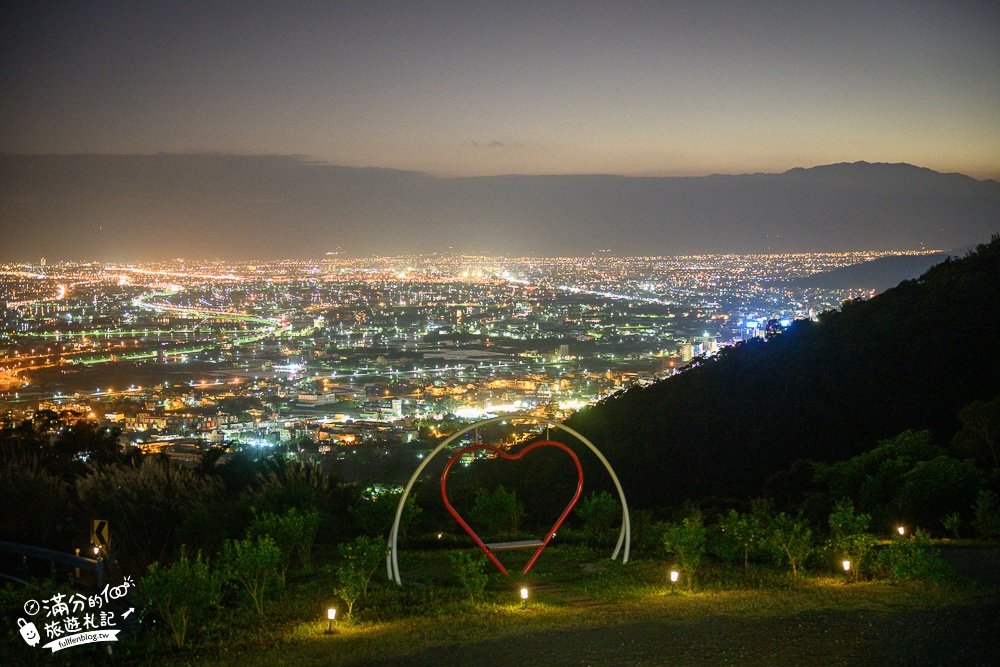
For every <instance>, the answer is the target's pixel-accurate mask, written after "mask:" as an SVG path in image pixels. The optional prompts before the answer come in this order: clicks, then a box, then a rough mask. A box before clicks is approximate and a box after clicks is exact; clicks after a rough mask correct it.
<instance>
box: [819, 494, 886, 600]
mask: <svg viewBox="0 0 1000 667" xmlns="http://www.w3.org/2000/svg"><path fill="white" fill-rule="evenodd" d="M829 523H830V548H831V549H832V550H833V552H834V554H835V555H836V557H837V558H840V559H846V560H849V561H850V562H851V569H850V571H849V572H848V576H849V577H850V578H851V579H854V580H857V579H859V578H860V577H861V568H862V566H863V565H867V563H866V561H867V559H868V558H869V553H870V552H871V550H872V548H873V547H874V546H875V536H874V535H872V534H871V533H869V532H868V525H869V524H870V523H871V516H870V515H868V514H855V513H854V503H853V502H852V501H851V500H850V499H849V498H848V499H845V500H841V501H840V502H838V503H837V507H836V509H834V511H833V513H832V514H831V515H830V519H829Z"/></svg>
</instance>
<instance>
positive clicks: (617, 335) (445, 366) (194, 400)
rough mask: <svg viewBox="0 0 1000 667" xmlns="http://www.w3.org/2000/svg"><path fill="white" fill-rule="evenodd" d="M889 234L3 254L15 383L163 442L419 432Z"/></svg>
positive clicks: (756, 296) (852, 259)
mask: <svg viewBox="0 0 1000 667" xmlns="http://www.w3.org/2000/svg"><path fill="white" fill-rule="evenodd" d="M890 254H904V253H887V252H854V253H822V254H788V255H703V256H687V257H626V258H616V257H610V256H605V255H602V254H596V255H594V256H591V257H587V258H497V257H483V256H468V255H447V254H445V255H421V256H407V257H388V258H366V259H345V258H341V257H339V256H337V255H335V254H332V253H331V254H330V255H328V256H327V257H326V258H325V259H323V260H321V261H279V262H265V263H238V264H234V263H227V264H222V263H199V262H186V261H183V260H176V261H172V262H165V263H159V264H144V265H110V264H97V263H84V264H77V263H48V262H45V261H44V260H42V261H41V262H40V263H39V264H38V265H5V266H2V267H0V272H2V274H0V275H2V281H3V283H2V295H3V300H4V301H5V304H4V310H3V317H4V326H3V332H4V333H3V335H2V339H0V383H2V384H0V401H2V402H3V409H4V411H5V412H7V413H8V414H9V415H11V416H13V417H16V418H23V417H26V416H30V415H31V414H32V413H33V412H34V411H36V410H53V411H54V412H56V413H58V414H60V415H61V416H63V417H64V418H66V419H69V420H72V419H74V418H86V419H100V420H103V422H105V423H106V424H108V425H115V426H118V427H120V428H121V429H122V431H123V433H124V434H125V435H124V437H125V438H127V439H128V441H129V442H130V443H133V444H140V445H142V446H143V447H145V448H147V449H149V448H156V447H157V443H163V442H167V443H171V442H174V441H177V440H178V439H183V441H184V442H185V443H187V444H188V445H189V446H190V447H194V448H197V447H204V446H209V445H227V446H233V447H242V446H280V445H282V443H288V442H290V441H293V440H295V441H297V442H302V441H303V439H305V440H308V441H311V442H312V444H313V445H314V448H315V452H316V453H328V452H335V451H337V450H336V449H335V446H336V445H345V446H353V445H356V444H361V443H365V442H372V443H378V444H380V445H384V446H389V445H393V444H405V443H411V442H416V443H419V442H420V440H421V433H422V431H421V429H423V434H424V435H425V436H427V435H438V434H439V430H438V429H439V428H443V427H442V424H444V423H448V424H454V423H459V422H461V421H462V420H471V419H478V418H482V417H483V416H486V415H497V414H502V413H504V412H511V411H529V412H535V413H537V414H539V415H545V416H548V417H556V418H563V417H565V416H567V415H568V414H570V413H571V412H572V411H574V410H575V409H578V408H579V407H581V406H583V405H587V404H593V403H595V402H597V401H600V400H601V399H602V398H605V397H607V396H609V395H611V394H614V393H616V392H619V391H621V390H623V389H624V388H627V387H629V386H631V385H632V384H635V383H638V384H648V383H650V382H652V381H654V380H656V379H660V378H663V377H666V376H669V375H672V374H674V373H677V372H680V371H681V370H682V369H683V368H684V367H685V366H686V365H687V364H689V363H691V362H692V361H694V360H697V359H700V358H705V357H709V356H712V355H714V354H716V353H717V352H718V351H719V350H720V349H721V348H723V347H725V346H728V345H732V344H734V343H737V342H739V341H741V340H746V339H747V338H752V337H759V336H764V335H765V329H766V327H767V325H768V323H769V322H776V323H778V324H779V325H782V326H787V325H788V324H789V323H790V322H791V321H792V320H794V319H802V318H815V317H816V315H817V314H818V313H821V312H823V311H826V310H830V309H835V308H838V307H839V306H840V304H841V303H842V302H843V301H844V300H845V299H853V298H859V297H861V298H863V297H867V296H870V295H871V294H870V293H862V292H850V291H847V292H844V291H830V290H818V289H804V288H799V287H796V286H795V283H794V280H795V279H798V278H802V277H805V276H808V275H812V274H814V273H818V272H822V271H829V270H832V269H836V268H840V267H844V266H848V265H853V264H858V263H860V262H864V261H868V260H871V259H875V258H878V257H881V256H885V255H890ZM905 254H916V253H905ZM174 449H176V447H175V448H174Z"/></svg>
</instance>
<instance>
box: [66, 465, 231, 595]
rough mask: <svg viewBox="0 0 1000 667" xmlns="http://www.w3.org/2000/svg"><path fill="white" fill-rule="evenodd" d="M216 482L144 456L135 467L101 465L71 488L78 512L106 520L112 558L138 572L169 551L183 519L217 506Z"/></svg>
mask: <svg viewBox="0 0 1000 667" xmlns="http://www.w3.org/2000/svg"><path fill="white" fill-rule="evenodd" d="M222 486H223V485H222V482H221V481H219V480H218V479H213V478H206V477H204V476H202V475H200V474H198V473H197V472H195V471H192V470H188V469H186V468H182V467H180V466H177V465H174V464H173V463H171V462H170V461H164V460H161V459H159V458H148V457H147V458H146V459H145V460H144V462H143V463H142V465H141V466H139V467H138V468H135V467H131V466H109V467H106V468H101V469H100V470H98V471H96V472H94V473H91V474H90V475H87V476H86V477H84V478H82V479H80V480H78V481H77V484H76V489H77V493H78V494H79V497H80V502H81V504H82V505H83V509H84V511H86V512H87V513H89V515H90V516H94V517H98V518H101V519H106V520H107V521H108V522H109V523H110V525H111V531H112V540H113V545H114V550H115V558H116V559H117V560H118V561H119V562H120V563H121V564H122V566H123V567H124V568H125V570H126V571H127V572H131V573H134V574H136V575H139V574H141V573H144V572H146V570H147V568H148V567H149V565H150V564H151V563H153V562H154V561H161V562H162V561H163V560H165V559H166V558H167V557H168V556H169V555H170V554H171V553H173V552H174V550H175V549H176V548H177V547H178V546H179V545H180V540H179V539H178V538H179V527H180V526H181V524H182V523H183V522H184V520H185V518H186V517H187V516H189V515H191V514H193V513H196V512H200V511H201V510H202V509H205V508H206V507H210V506H215V505H217V504H218V500H219V497H220V496H221V492H222ZM185 541H187V540H185ZM188 544H190V542H189V543H188ZM199 546H200V545H199Z"/></svg>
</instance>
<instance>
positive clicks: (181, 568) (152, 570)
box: [139, 548, 220, 648]
mask: <svg viewBox="0 0 1000 667" xmlns="http://www.w3.org/2000/svg"><path fill="white" fill-rule="evenodd" d="M139 590H141V591H142V592H143V593H145V594H146V595H148V596H149V598H150V600H151V601H152V604H153V606H154V607H156V610H157V612H159V614H160V616H161V617H162V618H163V620H164V622H165V623H166V624H167V627H169V628H170V632H171V636H172V638H173V640H174V645H175V646H177V648H184V644H185V641H186V638H187V635H188V630H189V628H190V627H191V626H192V625H197V624H198V623H199V622H201V621H203V620H204V619H205V618H207V617H208V616H209V614H210V613H211V612H212V611H214V610H215V609H216V607H217V605H218V604H219V598H220V581H219V577H218V576H216V575H215V574H214V573H212V572H211V570H210V569H209V564H208V560H207V559H203V558H202V556H201V552H200V551H199V552H198V554H197V555H196V556H195V558H194V560H190V559H189V558H188V557H187V554H186V553H185V552H184V549H183V548H182V549H181V554H180V557H179V558H178V559H177V560H176V561H174V562H173V563H172V564H171V565H169V566H167V567H161V566H160V564H159V563H153V564H152V565H150V566H149V574H147V575H146V576H145V577H143V578H142V579H141V580H140V581H139Z"/></svg>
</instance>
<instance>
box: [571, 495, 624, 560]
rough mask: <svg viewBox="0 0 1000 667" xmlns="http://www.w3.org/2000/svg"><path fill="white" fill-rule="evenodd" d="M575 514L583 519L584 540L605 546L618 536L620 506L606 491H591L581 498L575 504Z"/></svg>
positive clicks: (620, 516)
mask: <svg viewBox="0 0 1000 667" xmlns="http://www.w3.org/2000/svg"><path fill="white" fill-rule="evenodd" d="M576 515H577V516H578V517H580V519H581V520H582V521H583V537H584V539H585V540H586V541H588V542H590V543H592V544H594V545H598V546H606V545H609V544H611V543H613V542H614V541H615V539H616V538H617V537H618V531H619V526H620V525H621V518H622V507H621V505H620V504H618V501H617V500H615V499H614V498H613V497H612V496H611V494H610V493H608V492H607V491H601V492H600V493H597V492H592V493H591V494H590V495H589V496H587V497H585V498H584V499H583V500H581V501H580V502H579V503H578V504H577V506H576Z"/></svg>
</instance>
